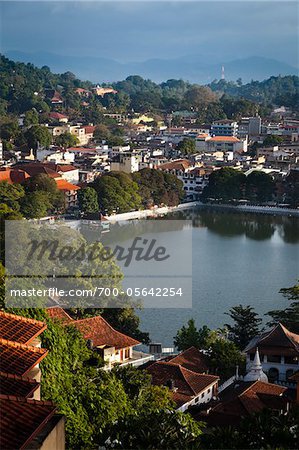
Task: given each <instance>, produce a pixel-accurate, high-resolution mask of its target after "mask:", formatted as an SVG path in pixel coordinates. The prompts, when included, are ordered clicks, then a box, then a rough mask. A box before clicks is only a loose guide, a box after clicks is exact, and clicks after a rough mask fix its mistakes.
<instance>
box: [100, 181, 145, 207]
mask: <svg viewBox="0 0 299 450" xmlns="http://www.w3.org/2000/svg"><path fill="white" fill-rule="evenodd" d="M93 188H94V189H95V190H96V192H97V194H98V201H99V206H100V209H101V211H102V212H104V213H106V214H112V213H113V212H119V213H122V212H128V211H133V210H138V209H139V208H140V207H141V197H140V195H139V193H138V185H137V184H136V183H135V182H134V181H133V180H132V178H131V177H130V175H128V174H125V173H122V172H110V173H109V174H107V175H103V176H101V177H98V178H96V179H95V181H94V183H93Z"/></svg>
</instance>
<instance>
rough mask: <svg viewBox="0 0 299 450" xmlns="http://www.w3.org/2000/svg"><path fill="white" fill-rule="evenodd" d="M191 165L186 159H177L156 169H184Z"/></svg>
mask: <svg viewBox="0 0 299 450" xmlns="http://www.w3.org/2000/svg"><path fill="white" fill-rule="evenodd" d="M190 166H191V163H190V161H188V160H187V159H177V160H176V161H171V162H168V163H165V164H162V165H161V166H158V169H161V170H183V171H184V170H186V169H188V168H189V167H190Z"/></svg>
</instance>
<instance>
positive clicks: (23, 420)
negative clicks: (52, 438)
mask: <svg viewBox="0 0 299 450" xmlns="http://www.w3.org/2000/svg"><path fill="white" fill-rule="evenodd" d="M0 407H1V421H0V430H1V432H0V448H1V449H5V450H6V449H14V450H15V449H25V448H28V446H29V444H30V442H31V441H32V440H33V439H34V438H35V437H36V436H37V435H38V433H39V432H40V431H41V430H42V429H43V427H44V425H45V424H46V422H47V421H48V420H49V419H50V418H51V417H52V416H53V415H54V413H55V410H56V408H55V406H54V405H53V404H52V402H44V401H38V400H29V399H25V398H23V397H16V396H10V395H0Z"/></svg>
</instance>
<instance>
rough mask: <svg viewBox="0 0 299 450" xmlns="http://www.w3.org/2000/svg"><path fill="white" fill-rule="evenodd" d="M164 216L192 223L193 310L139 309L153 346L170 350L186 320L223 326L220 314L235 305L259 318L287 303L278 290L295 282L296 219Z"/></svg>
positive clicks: (192, 213)
mask: <svg viewBox="0 0 299 450" xmlns="http://www.w3.org/2000/svg"><path fill="white" fill-rule="evenodd" d="M168 218H174V219H189V220H190V219H191V220H192V223H193V236H192V240H193V251H192V263H193V274H192V275H193V276H192V305H193V307H192V309H144V310H142V311H140V312H139V313H138V314H139V316H140V318H141V326H140V328H141V329H142V330H144V331H148V332H149V333H150V338H151V340H152V341H153V342H160V343H162V346H163V347H168V346H173V337H174V336H175V334H176V332H177V330H178V329H179V328H181V326H182V325H183V324H185V323H186V322H187V321H188V320H189V319H190V318H194V319H195V321H196V324H197V326H199V327H200V326H202V325H204V324H206V325H208V326H209V327H211V328H217V327H222V326H223V325H224V324H225V323H227V322H228V320H229V318H228V316H226V315H225V314H224V313H225V312H227V311H228V310H229V309H230V308H231V307H232V306H235V305H238V304H243V305H251V306H253V307H254V308H255V310H256V312H258V313H259V314H260V315H262V316H264V314H265V313H267V312H268V311H270V310H273V309H279V308H284V307H285V306H286V305H287V304H288V301H287V300H286V299H285V298H284V297H283V296H282V295H281V294H280V293H279V290H280V288H282V287H289V286H293V285H294V284H295V283H296V280H297V279H298V275H299V219H298V218H291V217H287V216H269V215H258V214H239V213H232V212H218V211H217V212H216V211H213V210H205V209H200V208H197V209H192V210H187V211H181V212H178V213H173V214H172V215H170V216H168ZM177 232H178V233H179V232H180V231H177ZM263 319H264V321H265V323H266V322H267V320H269V318H267V317H266V316H264V317H263Z"/></svg>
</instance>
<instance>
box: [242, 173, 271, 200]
mask: <svg viewBox="0 0 299 450" xmlns="http://www.w3.org/2000/svg"><path fill="white" fill-rule="evenodd" d="M273 194H274V181H273V179H272V177H271V176H270V175H268V174H267V173H264V172H260V171H258V170H254V171H253V172H251V173H250V174H249V175H248V176H247V178H246V194H245V195H246V198H247V199H248V200H251V201H257V202H261V203H263V202H266V201H269V200H271V199H272V196H273Z"/></svg>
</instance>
